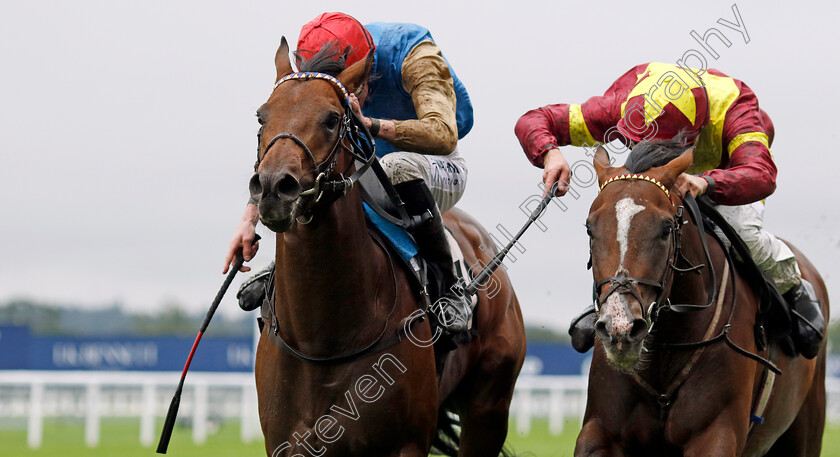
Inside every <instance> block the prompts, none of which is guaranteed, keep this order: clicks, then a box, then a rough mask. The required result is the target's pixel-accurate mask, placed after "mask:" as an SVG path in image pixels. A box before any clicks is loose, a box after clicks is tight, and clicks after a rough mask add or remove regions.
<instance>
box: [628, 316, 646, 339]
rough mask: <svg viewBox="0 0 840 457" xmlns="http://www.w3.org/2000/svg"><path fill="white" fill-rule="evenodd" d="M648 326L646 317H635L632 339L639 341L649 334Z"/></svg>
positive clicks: (631, 331)
mask: <svg viewBox="0 0 840 457" xmlns="http://www.w3.org/2000/svg"><path fill="white" fill-rule="evenodd" d="M647 332H648V327H647V321H646V320H644V319H633V325H632V327H630V341H639V340H641V339H642V338H644V337H645V336H647Z"/></svg>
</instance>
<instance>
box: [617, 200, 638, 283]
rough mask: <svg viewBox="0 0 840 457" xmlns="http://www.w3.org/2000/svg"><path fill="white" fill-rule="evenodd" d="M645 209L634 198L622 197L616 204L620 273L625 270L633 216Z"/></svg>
mask: <svg viewBox="0 0 840 457" xmlns="http://www.w3.org/2000/svg"><path fill="white" fill-rule="evenodd" d="M644 209H645V207H644V206H642V205H637V204H636V202H634V201H633V199H632V198H630V197H627V198H622V199H621V200H619V201H618V202H617V203H616V204H615V218H616V219H617V220H618V229H617V230H616V231H615V239H616V240H617V241H618V246H619V248H620V255H621V257H620V258H619V260H618V270H617V271H616V274H620V273H621V271H622V270H624V257H625V256H626V255H627V247H628V244H629V239H628V237H629V233H630V221H631V220H632V219H633V216H635V215H636V214H638V213H639V212H641V211H643V210H644Z"/></svg>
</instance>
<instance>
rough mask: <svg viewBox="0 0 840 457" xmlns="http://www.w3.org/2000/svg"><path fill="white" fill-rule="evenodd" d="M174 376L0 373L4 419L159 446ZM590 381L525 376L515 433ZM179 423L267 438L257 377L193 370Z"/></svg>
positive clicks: (200, 436) (572, 404)
mask: <svg viewBox="0 0 840 457" xmlns="http://www.w3.org/2000/svg"><path fill="white" fill-rule="evenodd" d="M177 383H178V373H176V372H136V371H134V372H114V371H100V372H97V371H23V370H9V371H0V421H8V420H20V421H21V422H24V421H25V423H26V428H27V444H28V445H29V447H31V448H38V447H40V445H41V443H42V441H43V429H44V420H45V418H56V417H62V418H66V417H71V418H80V419H81V418H84V424H85V425H84V434H85V443H86V444H87V445H88V446H91V447H93V446H96V445H98V444H99V440H100V424H101V422H102V420H103V419H108V418H139V419H140V427H139V442H140V444H141V445H143V446H152V445H153V444H155V443H157V439H158V436H159V434H160V427H161V425H162V422H163V420H162V418H163V417H164V416H165V415H166V411H167V409H168V407H169V401H170V400H171V398H172V394H173V393H174V391H175V386H176V385H177ZM586 389H587V378H586V376H520V378H519V380H518V381H517V384H516V390H515V394H514V399H513V402H512V404H511V417H512V418H514V419H515V420H516V426H515V431H516V432H517V433H520V434H528V433H529V432H530V430H531V423H532V421H533V420H534V419H535V418H540V419H542V418H547V419H548V427H549V431H550V432H551V433H552V434H554V435H559V434H560V433H562V431H563V424H564V422H565V421H566V420H570V419H576V420H580V419H581V418H582V417H583V411H584V408H585V406H586ZM826 390H827V393H828V407H827V410H828V411H827V413H828V416H827V418H828V420H829V421H831V422H833V423H838V422H840V379H838V378H831V379H827V380H826ZM179 420H181V421H188V422H190V423H191V424H192V439H193V441H194V442H195V443H197V444H201V443H204V442H205V440H206V438H207V435H208V434H209V433H212V427H213V426H214V424H218V423H219V422H220V421H222V420H226V421H227V420H234V421H238V422H239V423H240V424H241V439H242V441H243V442H248V441H252V440H256V439H260V438H261V437H262V434H261V431H260V427H259V418H258V416H257V397H256V389H255V387H254V374H253V373H208V372H191V373H189V374H188V375H187V382H186V385H185V390H184V393H183V395H182V397H181V408H180V411H179Z"/></svg>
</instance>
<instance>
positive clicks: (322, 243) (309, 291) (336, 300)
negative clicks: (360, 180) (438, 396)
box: [275, 190, 393, 349]
mask: <svg viewBox="0 0 840 457" xmlns="http://www.w3.org/2000/svg"><path fill="white" fill-rule="evenodd" d="M275 262H276V267H275V268H276V270H275V271H276V280H275V284H276V287H275V310H276V313H277V317H278V319H279V328H280V330H281V332H282V333H283V334H284V336H286V337H288V338H290V339H291V340H292V342H295V341H297V342H300V344H301V349H306V348H307V344H308V343H307V342H320V344H319V348H321V349H323V348H324V345H327V346H333V347H342V346H340V345H346V344H351V340H353V339H354V337H358V338H364V337H365V336H367V332H366V331H365V323H367V324H368V325H370V323H371V322H373V321H376V322H377V324H376V325H377V326H378V325H380V322H381V319H377V318H378V317H380V316H382V315H384V314H385V313H387V312H388V311H389V309H386V308H390V305H391V303H385V301H386V300H385V298H386V297H381V299H380V298H379V297H378V295H379V296H381V295H387V296H388V297H387V298H388V299H391V298H392V297H393V295H391V294H392V292H391V288H392V285H391V274H390V273H389V271H388V268H389V267H388V264H387V262H386V261H385V259H384V257H383V255H382V252H381V251H380V250H379V248H378V247H377V246H376V245H375V244H374V243H373V241H372V240H371V238H370V235H369V234H368V229H367V225H366V223H365V216H364V211H363V208H362V202H361V197H360V195H359V192H358V190H356V191H354V192H352V193H351V194H349V195H348V196H346V197H343V198H339V199H338V200H336V201H335V202H333V203H332V204H331V205H329V207H327V208H324V209H323V210H322V211H320V212H318V213H317V214H315V217H314V218H313V221H312V222H311V223H310V224H308V225H301V224H294V225H293V226H292V228H291V229H290V230H289V231H287V232H286V233H281V234H277V251H276V259H275ZM380 291H382V292H383V293H380ZM378 330H381V329H377V331H378ZM334 345H338V346H334ZM309 347H310V348H312V349H317V348H314V347H313V346H312V345H311V344H310V345H309Z"/></svg>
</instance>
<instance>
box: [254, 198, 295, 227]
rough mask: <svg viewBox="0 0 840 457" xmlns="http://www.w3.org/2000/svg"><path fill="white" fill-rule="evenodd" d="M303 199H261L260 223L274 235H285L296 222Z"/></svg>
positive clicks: (259, 206)
mask: <svg viewBox="0 0 840 457" xmlns="http://www.w3.org/2000/svg"><path fill="white" fill-rule="evenodd" d="M300 201H301V198H300V197H298V198H296V199H294V200H280V199H277V198H262V199H260V202H259V205H258V208H259V214H260V222H262V223H263V225H265V226H266V227H268V228H269V230H271V231H272V232H274V233H284V232H286V231H287V230H289V228H291V227H292V224H294V222H295V218H296V217H297V216H298V214H297V213H298V209H299V208H300Z"/></svg>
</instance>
